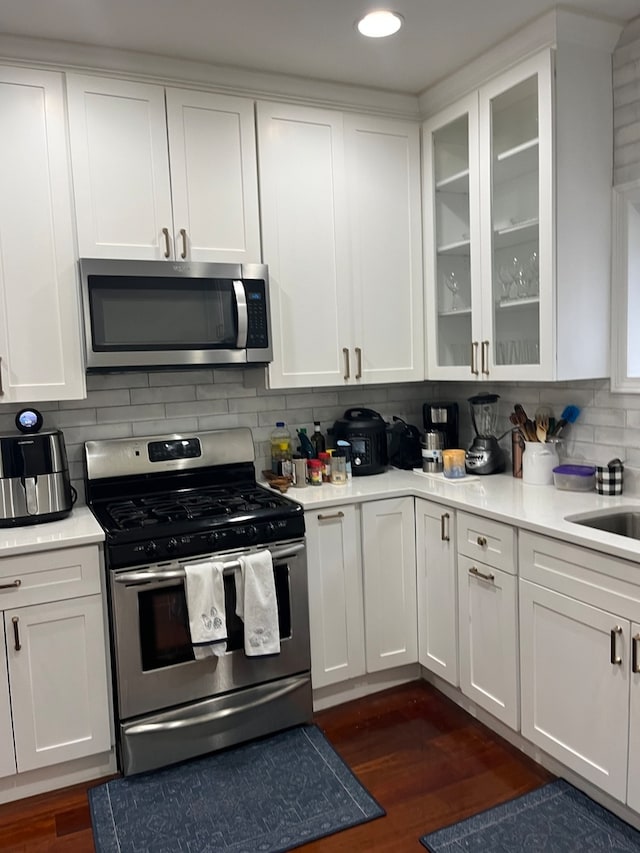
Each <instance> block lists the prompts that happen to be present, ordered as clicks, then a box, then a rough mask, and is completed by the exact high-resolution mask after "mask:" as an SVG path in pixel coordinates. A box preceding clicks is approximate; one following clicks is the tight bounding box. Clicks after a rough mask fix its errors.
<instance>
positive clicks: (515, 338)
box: [480, 62, 552, 379]
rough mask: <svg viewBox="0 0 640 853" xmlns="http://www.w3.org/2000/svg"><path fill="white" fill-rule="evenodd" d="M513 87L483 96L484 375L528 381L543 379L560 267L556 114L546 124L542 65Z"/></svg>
mask: <svg viewBox="0 0 640 853" xmlns="http://www.w3.org/2000/svg"><path fill="white" fill-rule="evenodd" d="M543 76H545V75H544V74H543ZM508 79H509V77H508V75H505V76H503V77H502V78H500V80H498V81H497V82H495V83H493V84H491V86H490V87H486V89H485V90H481V94H480V111H481V127H482V131H481V133H482V139H481V147H483V152H484V154H485V155H486V159H485V160H484V163H485V165H486V166H487V168H486V169H485V170H484V173H483V176H482V178H481V181H482V182H483V183H482V186H481V197H482V199H483V202H482V203H483V205H484V208H483V212H486V214H487V215H486V219H485V220H484V222H485V224H484V225H483V235H482V239H483V246H484V247H489V251H488V252H487V254H486V255H485V262H484V267H483V280H484V287H485V303H484V305H485V318H486V319H485V322H484V327H483V342H482V350H481V372H482V373H484V374H486V376H488V377H489V376H493V377H494V378H498V377H499V376H501V374H504V378H507V377H509V378H521V379H526V378H536V377H537V376H539V374H540V366H541V363H542V362H541V349H542V346H543V342H542V341H541V329H542V325H541V304H543V301H541V280H542V277H543V276H541V272H542V273H543V274H546V273H547V272H548V271H549V270H550V267H551V263H552V261H551V254H552V245H551V239H550V238H547V234H548V233H549V231H548V229H549V222H550V218H551V210H550V208H549V209H548V210H546V216H545V215H543V216H541V210H544V209H545V208H543V207H542V205H543V204H547V203H548V199H547V193H548V192H550V190H547V187H549V188H550V187H551V181H550V178H549V173H548V171H547V169H548V168H550V167H549V166H548V163H550V161H551V157H550V155H548V152H547V147H546V146H548V145H550V139H551V135H550V132H548V128H547V125H546V121H547V118H549V120H550V116H549V117H548V116H547V113H550V107H549V109H547V110H546V113H545V115H544V118H543V119H542V122H541V115H542V105H541V92H543V91H545V90H544V89H543V88H542V82H541V69H540V62H535V63H525V64H524V65H523V67H521V68H520V69H519V70H518V78H517V79H515V80H514V78H513V76H512V77H511V79H510V82H511V83H512V84H513V85H511V86H508V87H507V86H506V85H505V83H506V81H507V80H508ZM545 106H546V104H545ZM541 125H542V126H541ZM482 142H484V146H482ZM489 205H490V208H489ZM541 223H542V225H541ZM541 228H542V231H541ZM549 279H550V276H549V275H547V276H546V281H545V282H544V284H543V288H542V290H543V291H544V290H545V289H548V288H549V287H551V282H550V280H549ZM487 293H490V301H489V300H488V299H487Z"/></svg>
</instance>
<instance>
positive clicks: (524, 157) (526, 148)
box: [494, 139, 538, 184]
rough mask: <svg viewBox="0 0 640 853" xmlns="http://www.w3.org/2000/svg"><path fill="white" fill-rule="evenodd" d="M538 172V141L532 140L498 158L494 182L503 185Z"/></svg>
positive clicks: (495, 165) (495, 164)
mask: <svg viewBox="0 0 640 853" xmlns="http://www.w3.org/2000/svg"><path fill="white" fill-rule="evenodd" d="M537 170H538V140H537V139H531V140H529V141H528V142H525V143H523V144H522V145H517V146H516V147H515V148H510V149H509V150H508V151H503V152H501V153H500V154H498V155H497V156H496V159H495V163H494V181H495V183H496V184H501V183H503V182H504V181H512V180H513V179H514V178H519V177H520V176H521V175H525V174H527V173H528V172H536V171H537Z"/></svg>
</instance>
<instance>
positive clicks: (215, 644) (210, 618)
mask: <svg viewBox="0 0 640 853" xmlns="http://www.w3.org/2000/svg"><path fill="white" fill-rule="evenodd" d="M184 570H185V594H186V599H187V612H188V614H189V630H190V631H191V642H192V643H193V653H194V655H195V656H196V658H198V659H200V658H205V657H211V656H215V657H221V656H222V655H223V654H224V653H225V652H226V651H227V642H226V641H227V619H226V615H225V610H224V580H223V576H222V573H223V571H224V564H223V563H216V562H212V561H208V562H206V563H187V564H186V565H185V567H184Z"/></svg>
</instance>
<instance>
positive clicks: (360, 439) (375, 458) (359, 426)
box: [329, 409, 389, 477]
mask: <svg viewBox="0 0 640 853" xmlns="http://www.w3.org/2000/svg"><path fill="white" fill-rule="evenodd" d="M329 435H331V436H332V437H333V440H334V442H337V441H339V440H340V439H342V440H343V441H348V442H349V444H350V445H351V451H350V455H351V472H352V474H353V476H354V477H364V476H366V475H367V474H381V473H382V472H383V471H384V470H385V469H386V467H387V464H388V461H389V459H388V453H387V424H386V421H385V420H384V418H383V417H382V415H379V414H378V412H374V411H373V410H372V409H347V411H346V412H345V413H344V415H343V416H342V417H341V418H339V419H338V420H337V421H336V422H335V423H334V425H333V428H332V429H331V430H329Z"/></svg>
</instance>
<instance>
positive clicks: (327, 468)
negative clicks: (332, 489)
mask: <svg viewBox="0 0 640 853" xmlns="http://www.w3.org/2000/svg"><path fill="white" fill-rule="evenodd" d="M318 459H319V460H320V461H321V462H322V482H323V483H328V482H329V481H330V480H331V456H330V455H329V454H328V453H327V452H326V451H322V452H321V453H318Z"/></svg>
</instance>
